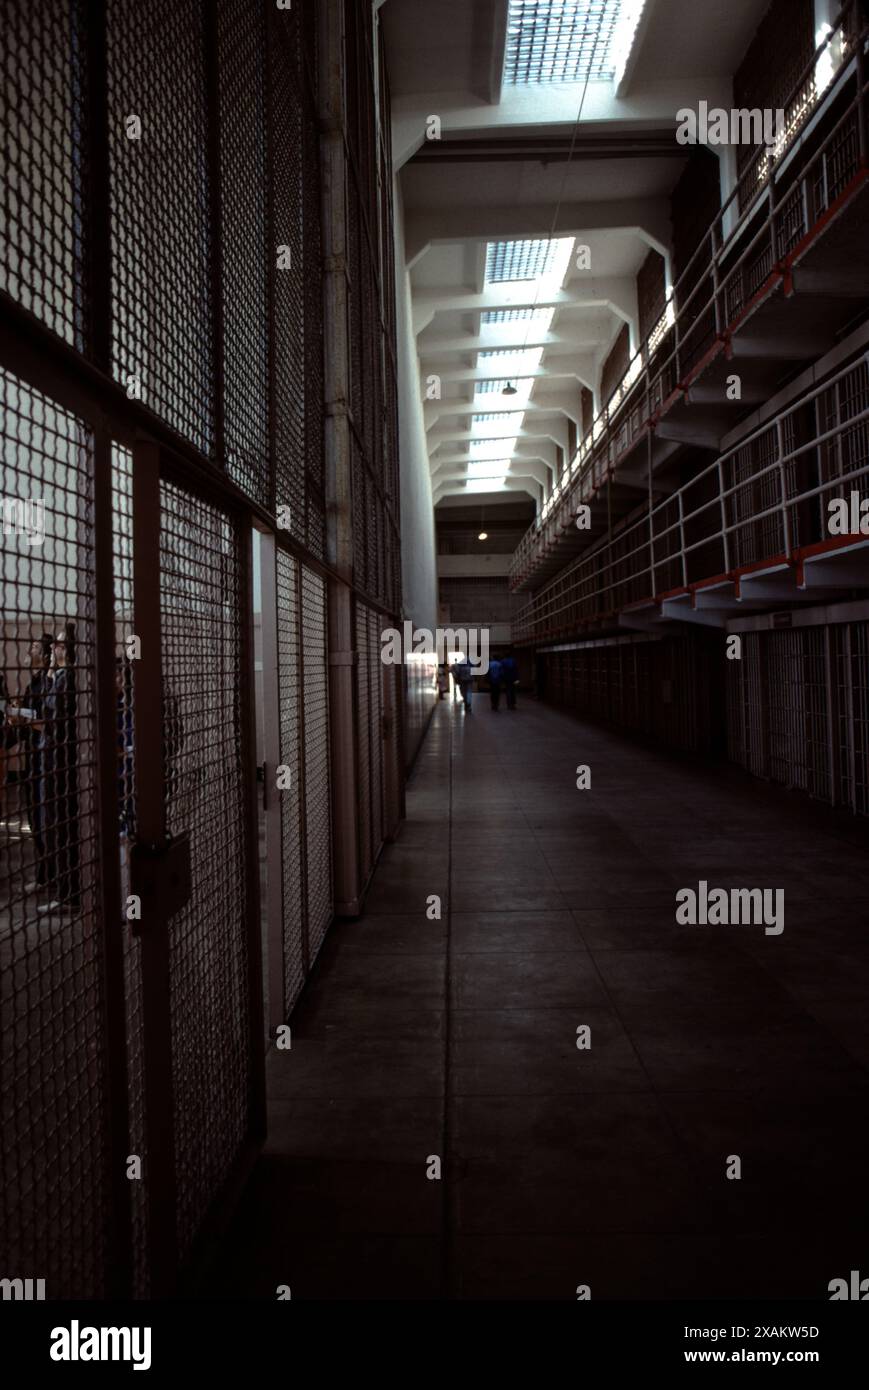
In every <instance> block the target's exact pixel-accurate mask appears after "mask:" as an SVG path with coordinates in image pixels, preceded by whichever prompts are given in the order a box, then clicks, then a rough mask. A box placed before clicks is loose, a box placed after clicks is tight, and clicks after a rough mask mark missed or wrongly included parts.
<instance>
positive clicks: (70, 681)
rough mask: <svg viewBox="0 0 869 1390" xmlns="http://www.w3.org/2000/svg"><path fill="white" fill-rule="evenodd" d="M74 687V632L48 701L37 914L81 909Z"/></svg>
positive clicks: (60, 642)
mask: <svg viewBox="0 0 869 1390" xmlns="http://www.w3.org/2000/svg"><path fill="white" fill-rule="evenodd" d="M77 714H78V711H77V707H76V688H75V629H74V627H73V625H72V623H69V624H67V626H66V628H65V629H62V630H61V631H59V632H58V634H57V636H56V637H55V639H54V669H53V672H52V677H51V682H50V686H49V689H48V691H47V693H46V696H45V700H44V717H45V730H44V735H43V745H42V778H41V787H42V807H43V815H44V834H45V850H46V856H45V858H46V871H45V887H46V891H47V894H48V901H47V902H45V903H42V904H40V906H39V907H37V909H36V910H37V912H38V913H40V914H43V915H44V914H45V913H49V912H56V911H57V910H58V909H59V908H60V909H63V910H65V911H68V912H76V911H78V907H79V902H80V898H79V816H78V812H79V807H78V727H77Z"/></svg>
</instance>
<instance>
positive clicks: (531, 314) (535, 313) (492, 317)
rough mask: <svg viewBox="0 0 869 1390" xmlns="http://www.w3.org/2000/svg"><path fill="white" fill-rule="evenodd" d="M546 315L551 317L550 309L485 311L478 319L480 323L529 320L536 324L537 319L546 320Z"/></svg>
mask: <svg viewBox="0 0 869 1390" xmlns="http://www.w3.org/2000/svg"><path fill="white" fill-rule="evenodd" d="M547 314H548V315H549V316H550V318H551V316H552V310H551V309H486V310H485V311H484V312H483V315H482V317H481V319H480V322H481V323H515V322H516V320H517V319H523V320H530V321H531V322H536V320H538V319H544V318H546V316H547Z"/></svg>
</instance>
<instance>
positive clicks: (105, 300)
mask: <svg viewBox="0 0 869 1390" xmlns="http://www.w3.org/2000/svg"><path fill="white" fill-rule="evenodd" d="M86 42H87V46H88V62H87V72H88V94H87V111H88V115H87V121H88V169H87V176H88V191H87V219H88V221H87V258H86V265H85V278H86V288H85V302H86V303H87V304H88V306H89V323H88V326H87V331H86V335H85V337H86V343H85V346H84V351H85V352H87V353H88V355H89V356H90V358H91V360H92V361H93V362H94V364H95V365H96V366H97V367H99V368H100V370H101V371H103V372H105V373H106V375H111V370H112V361H111V354H112V234H111V208H110V203H109V190H110V187H111V183H110V175H109V117H108V90H107V67H106V4H105V0H92V3H91V4H90V5H89V6H88V17H87V32H86ZM110 515H111V513H110ZM110 530H111V526H110Z"/></svg>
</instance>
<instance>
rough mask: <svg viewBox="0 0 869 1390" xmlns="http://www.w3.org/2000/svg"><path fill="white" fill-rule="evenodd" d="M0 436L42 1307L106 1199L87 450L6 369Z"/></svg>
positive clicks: (6, 713) (15, 1140)
mask: <svg viewBox="0 0 869 1390" xmlns="http://www.w3.org/2000/svg"><path fill="white" fill-rule="evenodd" d="M0 435H2V454H0V484H2V486H0V494H2V496H3V498H4V499H5V503H4V528H3V549H2V598H3V605H2V607H3V623H2V638H3V661H2V667H0V685H2V689H0V698H2V712H0V796H2V807H0V837H2V840H0V843H2V849H3V856H2V868H0V1034H2V1049H0V1054H2V1055H0V1081H2V1085H0V1091H2V1137H0V1163H2V1191H0V1227H2V1231H3V1249H4V1271H3V1273H4V1276H8V1277H10V1278H34V1279H44V1280H45V1292H46V1296H47V1297H48V1298H94V1297H100V1296H103V1295H104V1294H105V1293H106V1284H107V1272H106V1262H107V1249H108V1242H109V1235H110V1227H111V1217H110V1211H111V1200H110V1180H109V1159H110V1152H109V1114H108V1098H107V1037H106V1031H105V1016H104V969H105V962H104V957H103V944H102V942H103V938H102V930H101V911H102V908H103V904H102V903H101V902H100V889H99V876H98V861H99V841H98V831H97V801H96V777H97V769H96V759H97V748H96V725H95V681H96V671H95V602H94V531H93V526H94V514H93V505H94V493H93V479H94V472H93V469H94V455H93V445H92V438H91V435H90V433H89V431H88V430H87V429H86V428H85V425H84V423H83V422H82V421H81V420H80V419H77V418H76V417H75V416H73V415H71V414H70V413H69V412H67V411H65V410H61V409H60V408H59V407H58V406H56V405H55V404H53V403H52V402H51V401H49V400H48V399H47V398H46V397H45V396H43V395H41V394H40V393H39V392H37V391H34V390H32V389H30V388H28V387H27V386H25V385H24V384H23V383H22V382H20V381H18V380H17V379H16V378H15V377H13V376H12V375H11V374H10V373H8V372H6V371H0ZM10 500H11V501H12V502H13V503H14V504H15V505H14V506H13V507H12V510H11V511H10V510H9V508H8V504H9V502H10ZM43 635H45V639H46V640H45V641H43V640H42V638H43Z"/></svg>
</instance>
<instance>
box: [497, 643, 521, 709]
mask: <svg viewBox="0 0 869 1390" xmlns="http://www.w3.org/2000/svg"><path fill="white" fill-rule="evenodd" d="M501 680H502V681H503V682H504V693H505V694H506V696H507V708H508V709H515V708H516V687H517V685H518V684H519V667H518V666H517V665H516V658H515V656H505V657H504V659H503V661H502V662H501Z"/></svg>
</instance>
